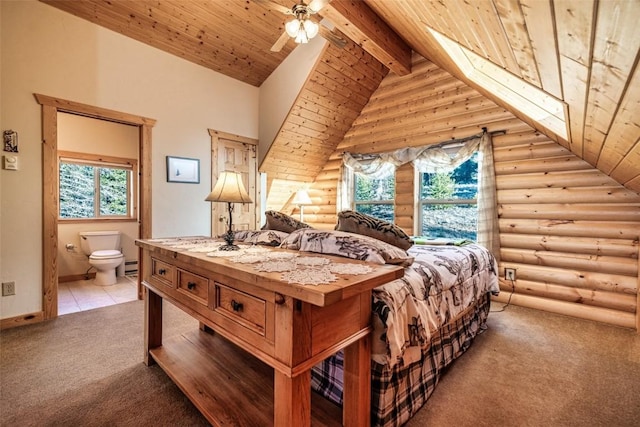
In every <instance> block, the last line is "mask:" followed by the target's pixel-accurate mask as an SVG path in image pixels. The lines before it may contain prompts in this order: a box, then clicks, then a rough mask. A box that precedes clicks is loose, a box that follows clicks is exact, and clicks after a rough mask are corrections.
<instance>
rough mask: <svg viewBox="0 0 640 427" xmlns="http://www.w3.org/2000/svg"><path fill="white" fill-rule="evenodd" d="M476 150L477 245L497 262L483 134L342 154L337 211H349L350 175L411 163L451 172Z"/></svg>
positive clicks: (489, 159) (488, 145) (489, 161)
mask: <svg viewBox="0 0 640 427" xmlns="http://www.w3.org/2000/svg"><path fill="white" fill-rule="evenodd" d="M476 151H480V164H479V167H478V169H479V176H478V243H480V244H481V245H483V246H485V247H486V248H487V249H489V250H490V251H491V252H492V253H493V254H494V256H495V257H496V258H497V259H498V260H499V256H500V240H499V236H500V235H499V232H498V210H497V200H496V186H495V181H496V180H495V171H494V167H493V147H492V142H491V135H490V134H489V133H487V132H484V133H482V134H481V135H478V136H476V137H471V138H468V139H463V140H459V141H456V142H453V143H451V144H439V145H436V146H434V145H431V146H424V147H408V148H401V149H399V150H395V151H392V152H388V153H380V154H351V153H343V155H342V160H343V167H342V173H341V179H340V182H339V186H338V208H339V209H340V210H344V209H349V208H350V203H351V201H352V200H353V173H349V172H350V171H349V170H348V169H350V170H351V171H352V172H355V173H361V174H363V175H367V176H371V177H373V178H378V177H382V176H384V175H386V174H388V173H389V172H392V171H394V170H395V168H397V167H398V166H401V165H403V164H405V163H409V162H413V166H414V168H415V169H416V171H417V172H425V173H438V172H451V171H453V170H454V169H455V168H456V167H458V166H459V165H461V164H462V163H464V162H465V161H466V160H468V159H469V158H470V157H471V156H473V154H474V153H475V152H476Z"/></svg>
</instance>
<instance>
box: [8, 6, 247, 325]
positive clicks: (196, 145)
mask: <svg viewBox="0 0 640 427" xmlns="http://www.w3.org/2000/svg"><path fill="white" fill-rule="evenodd" d="M0 9H1V12H0V19H1V21H0V22H1V23H0V44H1V45H0V53H1V59H0V61H1V62H0V67H1V71H0V91H1V93H2V97H1V98H2V99H1V100H0V108H1V114H0V123H1V128H2V130H4V129H13V130H16V131H17V132H18V134H19V148H20V152H19V161H20V170H19V171H17V172H11V171H5V170H2V171H0V176H1V178H0V179H1V181H0V235H1V236H2V240H1V242H0V259H1V261H0V266H1V267H2V271H1V272H0V278H1V280H2V281H3V282H5V281H15V282H16V295H15V296H10V297H2V298H1V300H0V301H1V304H0V318H2V319H5V318H10V317H15V316H19V315H23V314H27V313H33V312H38V311H40V310H41V309H42V295H41V294H42V262H43V261H42V182H41V181H42V170H41V169H42V154H41V150H42V148H41V140H42V128H41V114H40V105H38V104H37V103H36V101H35V99H34V97H33V93H41V94H44V95H49V96H53V97H58V98H63V99H68V100H71V101H75V102H80V103H84V104H89V105H94V106H98V107H102V108H108V109H111V110H117V111H121V112H125V113H129V114H136V115H141V116H145V117H149V118H152V119H156V120H157V124H156V126H155V127H154V128H153V148H152V157H153V195H152V203H153V204H152V210H153V212H152V217H153V218H152V220H153V226H152V234H153V236H154V237H160V236H177V235H200V234H202V235H209V234H210V206H209V204H208V203H206V202H204V201H203V199H204V197H205V196H206V195H207V194H208V193H209V190H210V182H211V177H210V175H211V165H210V138H209V135H208V132H207V129H208V128H211V129H216V130H221V131H224V132H229V133H233V134H238V135H242V136H246V137H250V138H258V98H259V90H258V88H256V87H253V86H250V85H247V84H244V83H241V82H239V81H237V80H234V79H231V78H228V77H226V76H223V75H221V74H218V73H215V72H213V71H211V70H208V69H205V68H203V67H201V66H198V65H195V64H192V63H190V62H186V61H184V60H182V59H179V58H177V57H175V56H172V55H169V54H167V53H164V52H161V51H159V50H157V49H154V48H150V47H148V46H146V45H143V44H142V43H139V42H137V41H135V40H132V39H129V38H126V37H124V36H121V35H119V34H117V33H115V32H112V31H109V30H107V29H104V28H101V27H98V26H96V25H94V24H91V23H89V22H88V21H84V20H82V19H80V18H77V17H74V16H72V15H70V14H68V13H65V12H62V11H59V10H58V9H55V8H53V7H51V6H49V5H46V4H43V3H40V2H37V1H35V0H27V1H2V2H0ZM167 155H174V156H182V157H193V158H198V159H200V167H201V176H200V184H176V183H167V182H166V175H165V156H167ZM45 262H46V261H45Z"/></svg>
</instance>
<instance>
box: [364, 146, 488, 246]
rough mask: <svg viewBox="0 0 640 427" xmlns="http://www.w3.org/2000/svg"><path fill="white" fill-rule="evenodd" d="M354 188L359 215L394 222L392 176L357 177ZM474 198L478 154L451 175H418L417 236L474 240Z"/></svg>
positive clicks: (476, 194) (475, 219) (476, 217)
mask: <svg viewBox="0 0 640 427" xmlns="http://www.w3.org/2000/svg"><path fill="white" fill-rule="evenodd" d="M355 186H356V187H355V201H356V203H355V206H356V207H355V209H356V210H357V211H358V212H362V213H364V214H367V215H371V216H373V217H376V218H380V219H383V220H385V221H389V222H393V220H394V205H393V202H394V199H395V176H394V175H393V174H391V175H389V176H388V177H385V178H381V179H372V178H368V177H366V176H360V175H356V178H355ZM477 197H478V156H477V153H476V154H474V155H473V157H471V158H470V159H469V160H467V161H466V162H464V163H462V164H461V165H460V166H458V167H457V168H456V169H455V170H453V171H452V172H440V173H423V174H421V176H420V199H421V204H420V206H421V207H422V218H421V220H422V221H421V230H419V232H418V234H421V235H423V236H428V237H429V238H448V239H469V240H476V237H477V225H478V210H477V205H476V199H477ZM439 201H440V203H438V202H439ZM363 202H364V203H363Z"/></svg>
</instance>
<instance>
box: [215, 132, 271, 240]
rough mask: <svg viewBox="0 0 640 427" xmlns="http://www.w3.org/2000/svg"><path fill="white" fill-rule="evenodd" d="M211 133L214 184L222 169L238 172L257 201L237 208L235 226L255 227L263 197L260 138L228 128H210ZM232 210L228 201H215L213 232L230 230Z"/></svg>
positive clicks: (248, 228)
mask: <svg viewBox="0 0 640 427" xmlns="http://www.w3.org/2000/svg"><path fill="white" fill-rule="evenodd" d="M209 135H211V188H213V187H214V186H215V184H216V182H217V179H218V176H220V172H224V171H231V172H238V173H239V174H240V175H241V176H242V181H243V184H244V186H245V188H246V190H247V193H249V196H250V197H251V200H252V201H253V203H246V204H244V203H243V204H240V205H238V206H236V207H235V208H234V210H233V213H232V214H233V225H234V229H235V230H255V229H256V227H257V225H258V218H257V215H256V212H257V209H256V207H257V206H259V204H260V203H259V201H260V188H259V187H258V186H257V185H256V175H257V173H258V172H257V171H258V167H257V156H256V153H257V145H258V141H257V140H256V139H252V138H246V137H243V136H239V135H233V134H230V133H226V132H221V131H214V130H211V129H210V130H209ZM228 217H229V211H228V208H227V205H226V204H224V203H212V204H211V235H212V236H220V235H222V234H224V233H225V232H226V231H227V224H228V221H229V218H228Z"/></svg>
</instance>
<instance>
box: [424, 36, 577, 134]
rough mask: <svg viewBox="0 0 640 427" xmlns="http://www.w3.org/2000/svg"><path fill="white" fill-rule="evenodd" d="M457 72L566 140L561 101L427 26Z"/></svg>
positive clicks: (565, 124) (563, 110)
mask: <svg viewBox="0 0 640 427" xmlns="http://www.w3.org/2000/svg"><path fill="white" fill-rule="evenodd" d="M427 29H428V30H429V32H430V33H431V34H432V35H433V36H434V37H435V39H436V41H437V42H438V43H439V44H440V46H441V47H442V48H443V49H444V50H445V51H446V52H447V53H448V54H449V57H450V58H451V59H452V60H453V61H454V62H455V63H456V65H457V66H458V68H459V69H460V71H462V72H463V73H464V75H465V76H466V77H467V78H468V79H469V80H471V81H473V82H474V83H477V84H478V85H479V86H482V87H484V88H485V89H487V90H489V91H491V92H492V93H494V94H495V95H496V96H498V97H500V98H501V99H502V100H504V102H506V103H507V104H509V105H510V106H512V107H513V108H514V109H516V110H518V111H519V112H521V113H522V114H524V115H526V116H527V117H530V118H531V119H532V120H534V121H536V122H538V123H540V124H541V125H542V126H544V127H545V128H547V129H549V130H550V131H551V132H553V133H555V134H556V135H558V137H560V138H562V139H564V140H565V141H566V140H568V133H567V122H566V117H565V114H566V113H565V112H566V105H565V103H564V102H562V101H560V100H558V99H556V98H555V97H553V96H551V95H549V94H548V93H546V92H545V91H543V90H541V89H539V88H537V87H535V86H533V85H531V84H530V83H528V82H526V81H525V80H523V79H520V78H518V77H517V76H514V75H513V74H511V73H510V72H508V71H506V70H504V69H503V68H501V67H499V66H497V65H495V64H494V63H493V62H491V61H488V60H486V59H485V58H483V57H481V56H479V55H477V54H476V53H474V52H472V51H470V50H469V49H467V48H465V47H463V46H461V45H460V44H459V43H457V42H455V41H453V40H451V39H449V38H448V37H446V36H444V35H442V34H441V33H439V32H437V31H435V30H433V29H432V28H429V27H427Z"/></svg>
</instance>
